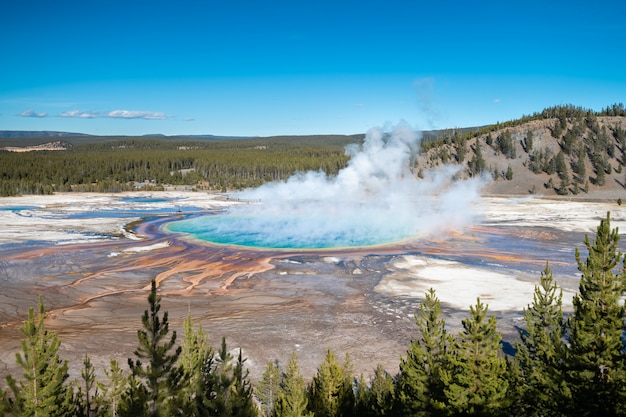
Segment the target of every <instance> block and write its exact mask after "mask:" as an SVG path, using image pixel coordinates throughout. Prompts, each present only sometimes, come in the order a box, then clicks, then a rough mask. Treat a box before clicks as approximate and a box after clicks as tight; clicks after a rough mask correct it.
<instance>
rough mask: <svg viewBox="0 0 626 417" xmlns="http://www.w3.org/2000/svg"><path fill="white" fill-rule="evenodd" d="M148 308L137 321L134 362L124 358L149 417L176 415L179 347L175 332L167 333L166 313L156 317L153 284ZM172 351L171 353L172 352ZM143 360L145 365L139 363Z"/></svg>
mask: <svg viewBox="0 0 626 417" xmlns="http://www.w3.org/2000/svg"><path fill="white" fill-rule="evenodd" d="M148 303H149V304H150V309H149V310H146V311H145V312H144V314H143V317H142V318H141V322H142V324H143V329H142V330H138V331H137V339H138V340H139V346H138V347H137V349H136V350H135V356H137V358H138V359H137V360H136V361H133V360H132V359H128V364H129V366H130V369H131V370H132V373H133V376H135V377H136V378H137V380H138V381H140V382H141V384H142V385H143V387H144V389H145V392H146V395H147V404H146V405H147V410H148V415H149V416H154V417H156V416H173V415H176V414H178V413H179V412H180V393H181V370H180V368H179V367H178V366H177V364H176V362H177V360H178V357H179V356H180V353H181V348H180V347H178V348H175V347H174V346H175V344H176V331H174V332H172V335H171V337H169V339H167V335H168V333H169V323H168V314H167V311H166V312H164V313H163V318H162V319H161V318H160V316H159V311H160V310H161V297H160V296H158V295H157V290H156V282H155V281H154V280H152V288H151V290H150V294H149V295H148ZM172 350H173V351H172ZM142 360H144V361H145V362H146V363H145V365H144V363H142Z"/></svg>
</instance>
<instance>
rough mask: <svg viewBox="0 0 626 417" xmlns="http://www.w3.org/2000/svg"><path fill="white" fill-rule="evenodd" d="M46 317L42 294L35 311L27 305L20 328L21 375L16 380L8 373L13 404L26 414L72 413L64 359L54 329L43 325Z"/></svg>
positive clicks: (54, 415) (18, 358)
mask: <svg viewBox="0 0 626 417" xmlns="http://www.w3.org/2000/svg"><path fill="white" fill-rule="evenodd" d="M45 318H46V314H45V308H44V304H43V297H39V304H38V305H37V313H35V310H34V309H33V308H30V309H29V310H28V318H27V319H26V321H24V325H23V326H22V328H21V329H20V330H21V332H22V334H23V335H24V339H22V352H21V353H17V354H16V361H17V364H18V365H19V366H20V367H21V368H22V370H23V374H22V376H23V379H22V380H21V381H19V382H18V381H16V380H14V379H13V378H12V377H11V376H8V377H7V384H8V385H9V387H10V389H11V391H13V395H14V398H15V402H14V404H13V406H14V408H15V411H16V414H17V415H20V416H25V417H27V416H37V417H47V416H49V417H59V416H72V415H73V407H72V392H71V390H70V389H68V387H67V385H66V383H65V382H66V379H67V377H68V374H67V369H68V365H67V361H61V359H60V358H59V347H60V345H61V342H60V340H59V337H58V335H57V334H56V333H49V332H48V331H47V330H46V329H45V326H44V321H45Z"/></svg>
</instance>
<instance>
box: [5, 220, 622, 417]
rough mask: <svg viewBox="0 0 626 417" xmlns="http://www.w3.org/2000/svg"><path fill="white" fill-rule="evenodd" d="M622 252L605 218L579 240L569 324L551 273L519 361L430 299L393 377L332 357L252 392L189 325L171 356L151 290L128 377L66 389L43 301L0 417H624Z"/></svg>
mask: <svg viewBox="0 0 626 417" xmlns="http://www.w3.org/2000/svg"><path fill="white" fill-rule="evenodd" d="M618 242H619V234H618V231H617V229H611V227H610V218H609V215H608V214H607V217H606V218H605V219H603V220H602V221H601V222H600V226H599V227H598V229H597V234H596V236H595V238H593V239H589V238H588V237H587V238H585V241H584V244H585V246H586V249H587V254H586V255H587V257H586V258H585V257H584V256H585V255H584V254H580V253H579V251H578V249H576V251H575V258H576V261H577V263H578V268H579V270H580V272H581V279H580V287H579V291H578V293H577V294H576V296H575V297H574V310H573V313H572V314H568V315H565V314H564V313H563V311H562V292H561V291H560V289H559V288H558V286H557V284H556V282H555V280H554V279H553V277H552V272H551V270H550V267H549V265H547V264H546V267H545V270H544V271H543V272H542V273H541V276H540V277H538V278H539V283H538V284H537V286H536V287H535V292H534V298H533V299H532V300H528V302H529V305H528V308H527V309H526V310H525V311H524V321H523V322H520V327H519V333H520V340H519V342H518V343H516V350H517V352H516V353H515V355H514V356H505V354H504V352H503V350H502V344H501V339H502V336H501V334H500V333H499V332H498V330H497V323H496V316H495V315H492V314H490V313H489V309H488V305H487V304H485V303H483V302H481V300H480V299H478V300H477V301H476V304H475V305H473V306H470V310H469V313H468V314H467V316H466V317H465V318H464V319H463V320H462V323H461V324H462V329H461V331H460V332H459V333H458V334H452V333H449V332H448V330H447V326H446V322H445V321H444V319H443V314H442V305H441V302H440V301H439V300H438V298H437V295H436V294H435V292H434V291H433V290H430V291H429V292H427V293H426V295H425V299H424V300H423V301H422V303H421V305H420V308H419V310H418V311H417V312H416V314H415V324H416V333H415V337H414V338H413V340H412V341H411V343H410V344H409V346H408V347H407V351H406V355H403V357H402V358H401V360H400V366H399V370H396V369H391V370H385V369H384V368H383V367H382V366H381V365H378V366H376V365H375V364H370V365H371V366H372V367H374V366H375V368H373V369H372V370H373V375H371V378H366V377H365V376H363V375H361V376H357V375H355V374H354V370H353V364H352V362H351V360H350V356H349V353H348V352H345V355H342V356H344V359H343V360H338V359H337V357H336V355H335V353H334V352H333V351H331V350H328V351H327V353H326V356H325V358H324V361H323V362H322V363H321V364H320V365H319V367H318V368H317V372H316V373H315V374H314V375H313V378H312V379H311V380H310V381H309V382H307V381H305V380H304V378H303V376H302V374H301V372H300V367H299V365H298V358H297V356H296V354H295V353H293V354H292V356H291V358H290V359H289V360H288V362H287V361H286V359H287V358H277V360H276V361H270V362H269V363H268V364H267V366H266V368H265V372H264V374H263V376H262V378H261V380H260V381H259V382H258V383H257V384H256V386H254V387H253V385H252V384H251V381H250V379H249V378H248V371H247V369H246V363H245V362H246V359H245V358H243V357H242V353H241V350H239V351H238V355H236V357H233V355H232V354H231V353H230V351H229V350H228V348H227V343H226V339H224V338H222V339H221V344H220V345H219V346H216V347H213V345H212V344H211V343H210V341H209V340H215V335H210V338H209V335H208V334H207V333H206V332H205V331H204V330H203V328H202V327H201V326H195V325H194V323H193V321H192V318H191V313H189V315H188V317H187V320H186V321H185V323H184V328H183V332H184V333H183V337H182V341H181V342H180V343H177V338H176V332H175V331H171V332H170V329H169V323H168V313H167V311H165V312H161V311H160V310H161V297H160V296H159V295H158V290H157V287H156V282H155V280H153V281H152V286H151V291H150V293H149V295H148V309H147V310H145V312H144V314H143V316H142V317H141V321H139V320H138V327H139V324H141V327H140V330H138V332H137V348H136V350H135V351H134V356H133V357H132V358H129V359H128V366H122V365H120V364H119V363H118V362H117V361H116V360H111V361H110V366H109V367H108V369H105V370H104V375H105V377H98V376H97V375H102V373H101V372H97V370H96V369H95V367H94V365H93V364H92V362H91V360H90V359H89V356H87V355H85V356H84V357H83V358H81V359H79V360H82V367H81V372H80V375H74V376H73V377H70V375H69V373H68V369H69V366H68V361H67V360H65V359H62V358H61V357H60V355H59V348H60V344H61V340H60V338H59V336H58V335H57V334H56V333H54V332H50V331H48V330H46V328H45V317H46V312H45V308H44V305H43V302H42V301H41V299H40V302H39V305H38V308H37V309H36V310H35V309H34V308H33V309H31V310H30V311H29V315H28V318H27V319H26V320H25V321H24V325H23V327H22V329H21V331H22V334H23V339H22V350H21V351H20V352H18V353H17V355H16V361H17V364H18V365H19V367H20V368H21V371H22V372H21V375H9V376H8V378H7V385H8V389H7V390H2V389H0V415H6V416H18V415H19V416H133V417H143V416H145V417H158V416H168V417H169V416H216V417H218V416H219V417H235V416H237V417H248V416H250V417H252V416H266V417H269V416H277V417H305V416H306V417H311V416H324V417H343V416H345V417H355V416H359V417H367V416H399V417H400V416H402V417H405V416H482V417H490V416H493V417H499V416H585V417H586V416H625V415H626V390H625V388H624V387H626V344H625V341H624V339H623V332H624V320H625V319H626V309H625V308H624V295H625V294H626V275H625V272H624V267H623V262H624V256H623V254H622V253H620V252H618V251H617V247H618ZM164 302H167V300H164ZM320 342H321V343H323V342H324V341H320ZM72 360H73V361H76V360H77V359H76V358H73V359H72ZM279 363H281V364H283V363H287V366H286V367H279V365H278V364H279Z"/></svg>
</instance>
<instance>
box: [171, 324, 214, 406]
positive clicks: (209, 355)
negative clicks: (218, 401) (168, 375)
mask: <svg viewBox="0 0 626 417" xmlns="http://www.w3.org/2000/svg"><path fill="white" fill-rule="evenodd" d="M183 330H184V337H183V341H182V343H181V355H180V358H179V364H180V367H181V369H182V372H183V375H184V376H183V380H184V385H183V388H182V402H183V409H184V414H185V416H189V417H195V416H202V415H205V414H206V413H207V412H208V411H207V407H206V403H207V401H208V399H207V396H208V398H210V397H211V395H212V393H213V391H214V386H215V373H214V365H215V361H214V358H215V353H214V351H213V346H212V345H211V344H210V342H209V338H208V336H207V335H206V334H205V333H204V330H203V329H202V326H198V328H197V329H196V330H194V328H193V321H192V318H191V313H189V314H188V315H187V318H186V319H185V321H184V323H183Z"/></svg>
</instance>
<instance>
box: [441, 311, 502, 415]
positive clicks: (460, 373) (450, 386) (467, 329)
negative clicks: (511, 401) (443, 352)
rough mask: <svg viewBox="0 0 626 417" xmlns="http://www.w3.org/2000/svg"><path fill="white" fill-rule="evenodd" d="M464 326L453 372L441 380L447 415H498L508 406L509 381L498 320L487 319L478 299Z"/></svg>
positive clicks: (493, 317)
mask: <svg viewBox="0 0 626 417" xmlns="http://www.w3.org/2000/svg"><path fill="white" fill-rule="evenodd" d="M462 325H463V331H462V332H461V333H460V334H459V335H458V336H457V340H456V343H455V344H456V346H455V352H454V355H453V359H452V365H451V369H450V371H448V372H446V373H445V374H444V377H443V378H442V380H443V381H444V383H445V385H446V388H445V395H446V399H447V403H448V407H449V408H448V411H449V412H451V413H452V414H453V415H479V416H495V415H499V414H500V413H502V410H503V409H505V407H507V405H508V404H507V394H508V380H507V378H506V371H507V365H506V360H505V359H504V357H503V354H502V350H501V348H500V340H501V335H500V333H498V331H497V330H496V317H495V316H490V317H489V318H487V306H486V305H485V304H483V303H481V302H480V299H478V300H477V301H476V305H475V306H471V307H470V316H469V317H468V318H466V319H464V320H463V321H462Z"/></svg>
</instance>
